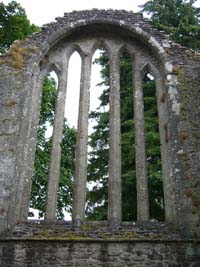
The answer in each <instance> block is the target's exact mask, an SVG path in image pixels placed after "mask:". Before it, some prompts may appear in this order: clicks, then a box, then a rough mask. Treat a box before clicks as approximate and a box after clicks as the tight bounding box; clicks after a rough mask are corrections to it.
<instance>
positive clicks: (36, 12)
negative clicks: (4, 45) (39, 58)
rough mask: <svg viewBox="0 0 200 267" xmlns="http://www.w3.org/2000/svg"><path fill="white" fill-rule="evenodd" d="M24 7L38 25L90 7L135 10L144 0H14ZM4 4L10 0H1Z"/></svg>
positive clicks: (31, 19) (29, 16)
mask: <svg viewBox="0 0 200 267" xmlns="http://www.w3.org/2000/svg"><path fill="white" fill-rule="evenodd" d="M16 1H17V2H18V3H20V4H21V6H22V7H24V8H25V10H26V13H27V16H28V18H29V19H30V21H31V22H32V23H34V24H37V25H38V26H41V25H43V24H45V23H48V22H52V21H53V20H54V18H55V17H59V16H63V15H64V13H65V12H70V11H73V10H83V9H92V8H99V9H100V8H103V9H108V8H112V9H126V10H132V11H134V12H137V11H138V10H139V9H138V5H141V4H143V3H145V2H146V0H121V1H118V0H16ZM3 2H4V3H5V4H7V3H9V2H11V1H8V0H3Z"/></svg>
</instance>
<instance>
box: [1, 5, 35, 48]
mask: <svg viewBox="0 0 200 267" xmlns="http://www.w3.org/2000/svg"><path fill="white" fill-rule="evenodd" d="M37 31H39V27H37V26H35V25H34V24H30V21H29V20H28V18H27V15H26V12H25V10H24V9H23V8H22V7H21V5H20V4H18V3H17V2H16V1H12V2H10V3H8V5H5V4H4V3H3V2H0V53H4V52H5V51H6V50H7V49H8V48H9V46H10V45H11V44H12V43H13V41H15V40H17V39H20V40H21V39H23V38H24V37H25V36H27V35H29V34H32V33H33V32H37Z"/></svg>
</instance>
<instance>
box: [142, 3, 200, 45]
mask: <svg viewBox="0 0 200 267" xmlns="http://www.w3.org/2000/svg"><path fill="white" fill-rule="evenodd" d="M195 2H196V0H151V1H147V2H146V3H145V4H144V5H143V6H141V7H142V12H146V13H147V14H148V15H150V17H151V21H152V23H153V25H154V26H155V27H156V28H157V29H159V30H164V31H165V32H166V33H168V34H169V35H170V37H171V38H172V39H173V40H174V41H176V42H178V43H180V44H182V45H184V46H187V47H190V48H193V49H195V50H199V49H200V23H199V22H200V8H197V7H195V6H194V3H195Z"/></svg>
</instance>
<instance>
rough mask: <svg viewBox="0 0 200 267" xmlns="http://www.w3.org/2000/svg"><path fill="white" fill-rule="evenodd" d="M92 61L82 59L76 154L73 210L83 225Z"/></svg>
mask: <svg viewBox="0 0 200 267" xmlns="http://www.w3.org/2000/svg"><path fill="white" fill-rule="evenodd" d="M91 61H92V55H85V56H84V58H83V59H82V68H81V83H80V100H79V116H78V127H77V128H78V129H77V141H76V152H75V155H76V165H75V180H74V193H73V210H72V220H73V222H74V223H75V224H80V223H82V222H83V220H84V216H85V202H86V182H87V143H88V118H89V104H90V101H89V100H90V92H89V89H90V78H91Z"/></svg>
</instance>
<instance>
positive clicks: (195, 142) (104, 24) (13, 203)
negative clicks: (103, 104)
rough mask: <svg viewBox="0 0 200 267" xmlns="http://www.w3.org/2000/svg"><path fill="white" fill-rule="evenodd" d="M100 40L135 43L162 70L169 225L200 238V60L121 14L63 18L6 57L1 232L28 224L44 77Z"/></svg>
mask: <svg viewBox="0 0 200 267" xmlns="http://www.w3.org/2000/svg"><path fill="white" fill-rule="evenodd" d="M94 33H98V34H99V36H100V38H101V39H102V38H107V37H109V36H110V34H111V35H112V36H115V37H117V38H120V40H121V41H123V42H127V41H130V43H131V44H134V45H135V47H139V48H140V53H141V55H142V54H143V58H147V59H148V61H151V62H150V63H151V64H152V65H153V66H154V67H156V69H157V70H158V76H157V78H158V80H159V84H160V85H159V88H161V89H162V90H158V92H160V93H161V95H158V103H159V106H163V108H160V112H161V113H162V112H163V113H164V116H163V117H162V118H163V119H162V120H161V121H160V129H161V136H162V140H164V144H163V147H164V149H163V151H164V154H165V156H164V162H163V166H164V167H165V171H166V175H165V176H166V177H165V178H166V179H165V183H164V184H165V186H164V191H165V192H166V193H165V203H166V211H167V218H168V220H169V221H172V222H173V223H174V224H176V225H177V226H178V227H179V228H180V229H181V230H183V233H184V234H185V235H188V236H192V237H198V236H200V230H199V229H200V214H199V211H200V206H199V205H200V196H199V194H200V182H199V181H200V177H199V173H200V169H199V168H200V167H199V166H200V165H199V161H200V154H199V151H200V147H199V146H200V142H199V140H200V123H199V121H200V86H199V84H200V64H199V62H200V60H199V59H200V55H199V54H195V53H194V52H193V51H191V50H188V49H186V48H184V47H181V46H179V45H177V44H175V43H173V42H172V41H170V40H169V39H168V37H167V36H165V35H164V34H163V33H160V32H158V31H156V30H154V29H153V28H152V27H151V25H150V23H149V22H148V21H147V20H145V19H143V18H142V17H141V15H139V14H133V13H132V12H126V11H123V10H122V11H113V10H91V11H81V12H72V13H69V14H65V16H64V17H63V18H58V19H57V22H55V23H51V24H48V25H46V26H44V27H43V29H42V31H41V32H40V33H37V34H35V35H34V36H32V37H28V38H27V39H26V40H24V41H22V42H15V43H14V44H13V46H12V48H11V49H10V50H9V52H8V54H7V55H4V56H1V57H0V114H1V115H0V228H1V230H0V231H1V232H2V231H7V230H8V229H9V228H10V227H14V226H15V224H17V223H18V222H21V221H23V220H26V217H27V212H28V205H29V198H30V189H31V177H32V171H33V162H34V150H35V139H36V132H37V125H38V118H39V110H40V99H41V80H42V77H43V75H44V72H45V71H46V70H47V69H48V67H49V66H50V65H51V64H52V63H60V62H52V61H51V60H52V59H55V58H56V61H57V60H58V57H57V55H58V54H59V53H58V54H57V52H59V51H60V49H61V48H63V45H64V44H68V43H69V42H71V41H74V40H78V38H79V37H81V38H82V39H84V38H85V39H86V38H90V37H91V36H93V35H94ZM145 51H148V55H150V56H149V58H148V57H146V54H144V52H145ZM16 54H17V55H18V56H17V57H16ZM137 54H138V53H137ZM52 55H55V57H54V56H52ZM141 58H142V57H141ZM59 60H60V59H59ZM61 63H62V62H61ZM141 63H142V61H141ZM143 63H144V64H147V63H148V64H149V62H143ZM148 64H147V65H148ZM58 65H59V64H58ZM140 67H141V68H143V67H144V66H143V65H141V66H140ZM45 68H46V69H45ZM49 70H50V69H49Z"/></svg>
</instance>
